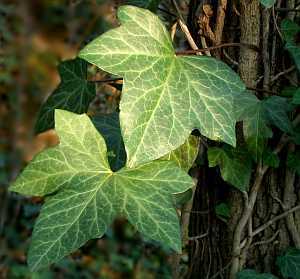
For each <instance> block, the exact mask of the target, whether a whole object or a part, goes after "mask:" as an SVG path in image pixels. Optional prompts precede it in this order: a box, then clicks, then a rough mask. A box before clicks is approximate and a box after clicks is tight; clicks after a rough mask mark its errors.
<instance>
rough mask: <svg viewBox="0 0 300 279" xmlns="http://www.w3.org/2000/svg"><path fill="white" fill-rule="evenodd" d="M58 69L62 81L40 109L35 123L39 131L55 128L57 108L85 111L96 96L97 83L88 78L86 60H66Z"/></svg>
mask: <svg viewBox="0 0 300 279" xmlns="http://www.w3.org/2000/svg"><path fill="white" fill-rule="evenodd" d="M58 71H59V74H60V78H61V82H60V84H59V86H58V87H57V88H56V90H55V91H54V92H53V93H52V94H51V95H50V97H49V98H48V99H47V100H46V102H45V103H44V104H43V105H42V107H41V109H40V111H39V114H38V118H37V122H36V125H35V131H36V132H37V133H41V132H44V131H46V130H48V129H51V128H54V110H55V109H66V110H69V111H72V112H75V113H84V112H87V110H88V107H89V104H90V102H91V101H92V100H93V99H94V97H95V94H96V89H95V84H94V83H92V82H88V81H87V80H86V75H87V63H86V62H85V61H84V60H81V59H79V58H77V59H74V60H67V61H64V62H62V63H61V64H60V65H59V66H58Z"/></svg>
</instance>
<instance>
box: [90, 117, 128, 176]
mask: <svg viewBox="0 0 300 279" xmlns="http://www.w3.org/2000/svg"><path fill="white" fill-rule="evenodd" d="M92 121H93V123H94V125H95V127H96V128H97V129H98V131H99V132H100V133H101V135H102V136H103V137H104V139H105V142H106V145H107V148H108V161H109V164H110V166H111V169H112V170H113V171H117V170H119V169H120V168H122V167H124V165H125V164H126V152H125V146H124V142H123V139H122V135H121V129H120V121H119V113H117V112H114V113H112V114H109V115H101V116H95V117H93V118H92Z"/></svg>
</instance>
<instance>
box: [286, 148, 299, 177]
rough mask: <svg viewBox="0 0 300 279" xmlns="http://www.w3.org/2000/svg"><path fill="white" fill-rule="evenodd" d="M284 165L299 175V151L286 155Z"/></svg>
mask: <svg viewBox="0 0 300 279" xmlns="http://www.w3.org/2000/svg"><path fill="white" fill-rule="evenodd" d="M286 163H287V166H288V167H289V168H291V169H293V170H295V171H296V172H297V173H298V175H300V151H296V152H295V153H288V157H287V161H286Z"/></svg>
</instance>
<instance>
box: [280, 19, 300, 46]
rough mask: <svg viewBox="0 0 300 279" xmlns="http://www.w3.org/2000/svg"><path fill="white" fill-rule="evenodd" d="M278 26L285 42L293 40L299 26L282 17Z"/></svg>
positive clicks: (299, 30)
mask: <svg viewBox="0 0 300 279" xmlns="http://www.w3.org/2000/svg"><path fill="white" fill-rule="evenodd" d="M280 27H281V28H280V29H281V32H282V35H283V37H284V39H285V40H286V41H287V42H295V38H296V35H297V33H298V32H300V26H299V25H298V24H297V23H295V22H294V21H292V20H290V19H284V20H282V21H281V26H280Z"/></svg>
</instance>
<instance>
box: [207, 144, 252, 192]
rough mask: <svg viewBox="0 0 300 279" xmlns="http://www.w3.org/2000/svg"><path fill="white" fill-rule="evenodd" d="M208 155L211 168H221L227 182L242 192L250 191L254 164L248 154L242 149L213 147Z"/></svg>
mask: <svg viewBox="0 0 300 279" xmlns="http://www.w3.org/2000/svg"><path fill="white" fill-rule="evenodd" d="M207 154H208V162H209V167H215V166H219V167H220V170H221V175H222V178H223V179H224V180H225V181H226V182H228V183H230V184H231V185H233V186H234V187H236V188H238V189H239V190H241V191H246V190H247V189H248V186H249V182H250V177H251V171H252V163H251V159H250V158H249V155H248V153H247V152H245V151H244V150H242V149H240V150H239V149H234V148H227V147H226V148H219V147H212V148H209V149H208V153H207Z"/></svg>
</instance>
